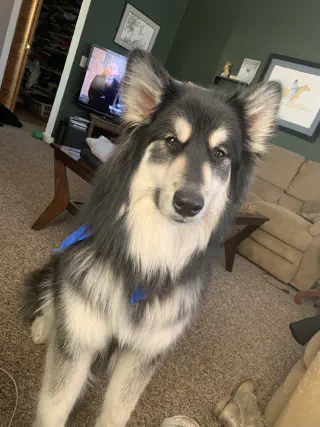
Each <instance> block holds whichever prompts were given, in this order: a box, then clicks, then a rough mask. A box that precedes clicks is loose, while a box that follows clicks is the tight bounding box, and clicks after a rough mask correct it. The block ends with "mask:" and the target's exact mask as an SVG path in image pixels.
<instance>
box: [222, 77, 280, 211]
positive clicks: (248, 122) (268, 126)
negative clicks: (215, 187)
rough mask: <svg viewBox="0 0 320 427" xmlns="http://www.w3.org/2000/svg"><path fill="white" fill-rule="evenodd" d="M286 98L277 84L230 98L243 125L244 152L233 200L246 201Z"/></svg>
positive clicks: (234, 175) (234, 177) (234, 179)
mask: <svg viewBox="0 0 320 427" xmlns="http://www.w3.org/2000/svg"><path fill="white" fill-rule="evenodd" d="M281 96H282V87H281V85H280V83H277V82H271V81H270V82H267V83H262V84H259V85H257V86H255V87H254V88H250V89H247V90H245V91H244V92H241V93H240V94H237V95H235V96H234V97H232V98H231V99H230V103H233V107H234V108H236V110H237V112H238V115H239V118H240V120H241V122H242V132H243V153H242V159H241V162H240V164H238V165H237V166H236V167H235V170H234V171H233V173H232V186H231V187H232V189H233V192H232V196H231V198H232V201H233V203H234V204H238V203H240V202H242V201H243V200H244V199H245V197H246V193H247V190H248V186H249V184H250V182H251V180H252V177H253V172H254V167H255V164H256V162H257V160H258V159H259V157H261V156H262V155H263V154H264V152H265V151H266V149H267V142H268V139H269V137H270V136H271V135H272V134H273V132H274V130H275V127H276V123H277V119H278V112H279V106H280V102H281Z"/></svg>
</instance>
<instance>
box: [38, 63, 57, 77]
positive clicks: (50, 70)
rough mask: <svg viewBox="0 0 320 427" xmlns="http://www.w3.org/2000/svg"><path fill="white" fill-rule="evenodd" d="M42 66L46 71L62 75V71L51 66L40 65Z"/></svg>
mask: <svg viewBox="0 0 320 427" xmlns="http://www.w3.org/2000/svg"><path fill="white" fill-rule="evenodd" d="M40 68H42V69H43V70H45V71H49V72H50V73H53V74H57V75H58V76H61V75H62V72H61V71H56V70H52V69H51V68H48V67H44V66H43V65H40Z"/></svg>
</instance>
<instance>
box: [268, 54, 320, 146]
mask: <svg viewBox="0 0 320 427" xmlns="http://www.w3.org/2000/svg"><path fill="white" fill-rule="evenodd" d="M261 79H262V80H264V81H265V80H277V81H279V82H280V83H281V84H282V86H283V98H282V102H281V106H280V114H279V115H280V120H279V129H280V130H282V131H285V132H288V133H290V134H292V135H295V136H299V137H300V138H304V139H307V140H308V141H311V142H314V141H315V140H316V139H317V137H318V135H319V133H320V64H317V63H315V62H310V61H304V60H302V59H297V58H291V57H289V56H283V55H277V54H271V55H270V57H269V60H268V62H267V64H266V66H265V69H264V71H263V73H262V76H261Z"/></svg>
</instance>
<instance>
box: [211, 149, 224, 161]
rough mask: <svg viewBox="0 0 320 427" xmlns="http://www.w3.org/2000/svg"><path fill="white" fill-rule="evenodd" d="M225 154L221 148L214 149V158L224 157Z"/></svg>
mask: <svg viewBox="0 0 320 427" xmlns="http://www.w3.org/2000/svg"><path fill="white" fill-rule="evenodd" d="M225 156H226V153H225V152H224V151H222V150H219V149H218V150H216V151H215V152H214V157H215V158H216V159H222V158H223V157H225Z"/></svg>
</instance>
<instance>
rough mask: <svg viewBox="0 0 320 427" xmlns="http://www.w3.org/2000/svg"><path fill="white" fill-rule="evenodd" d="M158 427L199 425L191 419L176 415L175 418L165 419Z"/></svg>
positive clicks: (197, 426)
mask: <svg viewBox="0 0 320 427" xmlns="http://www.w3.org/2000/svg"><path fill="white" fill-rule="evenodd" d="M160 427H200V426H199V424H198V423H197V422H196V421H195V420H193V419H192V418H189V417H186V416H184V415H176V416H175V417H170V418H166V419H165V420H164V421H163V423H162V424H161V426H160Z"/></svg>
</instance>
